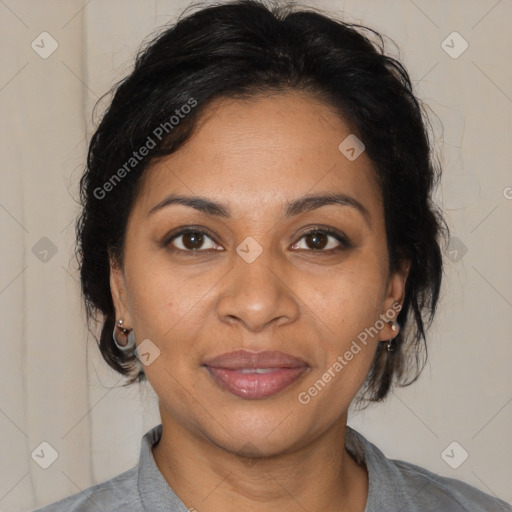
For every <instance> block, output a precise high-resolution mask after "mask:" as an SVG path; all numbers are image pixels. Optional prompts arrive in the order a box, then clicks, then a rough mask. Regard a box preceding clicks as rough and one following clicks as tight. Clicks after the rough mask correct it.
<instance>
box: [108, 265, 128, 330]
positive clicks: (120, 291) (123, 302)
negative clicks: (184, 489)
mask: <svg viewBox="0 0 512 512" xmlns="http://www.w3.org/2000/svg"><path fill="white" fill-rule="evenodd" d="M109 260H110V291H111V293H112V301H113V302H114V308H115V314H116V319H117V320H119V319H120V318H122V319H123V325H126V326H130V325H131V324H132V321H131V316H130V311H129V308H128V301H127V293H126V283H125V278H124V272H123V269H122V268H121V267H120V266H119V263H118V262H117V261H116V260H115V258H113V257H112V256H111V257H110V258H109Z"/></svg>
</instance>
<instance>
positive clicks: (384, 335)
mask: <svg viewBox="0 0 512 512" xmlns="http://www.w3.org/2000/svg"><path fill="white" fill-rule="evenodd" d="M410 268H411V262H410V261H404V262H403V263H402V264H401V265H400V267H399V269H398V270H396V271H395V272H393V273H392V274H391V275H390V277H389V281H388V286H387V291H386V297H385V299H384V304H383V306H384V309H383V311H382V312H381V318H382V319H385V320H386V323H385V325H384V327H383V328H382V329H381V330H380V332H379V340H380V341H387V340H390V339H393V338H395V337H396V336H397V334H398V332H397V331H393V330H392V329H391V325H392V324H389V323H388V322H395V321H396V318H397V316H398V314H399V313H400V310H401V309H402V304H403V302H404V298H405V283H406V282H407V277H408V275H409V270H410Z"/></svg>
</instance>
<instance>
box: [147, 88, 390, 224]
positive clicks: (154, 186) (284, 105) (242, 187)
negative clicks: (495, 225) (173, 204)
mask: <svg viewBox="0 0 512 512" xmlns="http://www.w3.org/2000/svg"><path fill="white" fill-rule="evenodd" d="M350 135H352V132H351V130H350V128H349V126H348V125H347V124H346V123H345V122H344V121H343V120H342V118H341V117H340V116H339V115H337V114H335V113H334V111H333V109H332V108H330V107H329V106H328V105H326V104H325V103H323V102H321V101H319V100H317V99H315V98H313V97H310V96H308V95H306V94H305V93H300V92H286V93H276V94H273V95H269V96H258V97H252V98H250V99H247V100H239V99H237V100H235V99H225V98H222V99H218V100H215V101H213V102H212V103H211V104H210V105H208V107H207V108H206V109H205V111H204V112H203V114H202V116H201V118H200V119H199V120H198V123H197V125H196V126H195V128H194V131H193V133H192V135H191V136H190V138H189V139H188V140H187V142H186V143H185V144H184V145H183V146H182V147H181V148H180V149H179V150H178V151H176V152H175V153H173V154H171V155H169V156H168V157H166V158H164V159H161V160H158V161H156V162H155V163H154V164H153V165H151V166H150V167H149V168H148V169H147V170H146V175H145V178H144V182H143V186H142V193H141V195H140V196H139V197H140V201H139V205H138V206H139V208H141V209H142V210H146V211H149V210H150V209H151V208H152V207H153V206H154V205H155V204H156V203H158V202H159V201H160V200H162V199H163V198H164V197H165V196H166V195H167V194H169V193H171V192H174V193H183V194H190V195H201V196H210V197H214V198H215V199H216V200H218V201H220V202H224V203H229V204H231V205H232V208H231V209H232V210H233V212H234V213H235V214H237V213H239V214H243V213H245V211H250V210H253V209H254V208H256V207H260V206H261V205H262V204H265V203H266V204H268V206H269V207H271V206H272V204H276V205H277V204H281V203H283V202H284V201H286V200H292V199H293V198H295V197H299V196H302V195H305V194H307V193H317V192H326V191H329V192H332V191H339V192H342V193H345V194H349V195H352V196H354V197H355V198H356V199H359V200H361V201H364V200H365V198H367V199H366V202H370V203H379V202H380V194H379V192H378V189H377V187H376V183H375V180H374V171H373V167H372V165H371V161H370V160H369V158H368V157H367V156H366V154H365V153H364V152H363V153H362V154H361V155H360V156H359V157H358V158H357V159H356V160H353V161H350V160H349V159H348V158H347V157H346V156H345V155H344V154H343V153H342V152H341V151H340V149H339V145H340V143H341V142H342V141H344V140H345V139H346V138H347V137H349V136H350ZM368 209H370V207H369V206H368ZM237 210H238V211H237Z"/></svg>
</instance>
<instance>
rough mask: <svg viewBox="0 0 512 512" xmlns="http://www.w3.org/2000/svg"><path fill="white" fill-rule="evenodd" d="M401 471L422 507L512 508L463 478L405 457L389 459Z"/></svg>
mask: <svg viewBox="0 0 512 512" xmlns="http://www.w3.org/2000/svg"><path fill="white" fill-rule="evenodd" d="M388 461H389V463H390V464H393V465H394V466H395V468H396V469H397V471H398V472H399V474H400V476H401V480H402V485H401V488H402V489H403V492H404V494H405V495H406V496H407V499H408V500H410V501H412V502H416V503H417V504H418V506H419V507H420V510H443V511H446V512H459V511H460V512H462V511H471V512H512V507H511V506H510V505H508V504H507V503H505V502H504V501H502V500H500V499H498V498H496V497H494V496H491V495H490V494H487V493H485V492H483V491H480V490H479V489H477V488H476V487H473V486H471V485H469V484H467V483H465V482H462V481H461V480H457V479H455V478H448V477H442V476H439V475H437V474H435V473H433V472H431V471H429V470H427V469H425V468H422V467H419V466H416V465H415V464H411V463H408V462H404V461H401V460H389V459H388Z"/></svg>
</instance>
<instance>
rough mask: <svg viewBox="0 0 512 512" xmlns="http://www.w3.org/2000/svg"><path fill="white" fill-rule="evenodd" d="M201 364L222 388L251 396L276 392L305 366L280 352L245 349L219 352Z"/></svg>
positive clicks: (259, 397) (242, 396)
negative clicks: (219, 353)
mask: <svg viewBox="0 0 512 512" xmlns="http://www.w3.org/2000/svg"><path fill="white" fill-rule="evenodd" d="M204 366H205V367H206V369H207V370H208V372H209V374H210V375H211V377H212V378H213V380H214V382H215V383H216V384H217V385H218V386H220V387H221V388H222V389H224V390H226V391H228V392H230V393H232V394H233V395H235V396H238V397H240V398H245V399H252V400H255V399H262V398H267V397H270V396H273V395H275V394H277V393H279V392H280V391H282V390H284V389H286V388H287V387H289V386H290V385H292V384H293V383H294V382H295V381H297V380H298V379H299V378H300V377H301V375H302V374H303V373H304V372H305V371H306V370H307V369H308V368H309V367H308V365H307V364H306V363H305V362H304V361H303V360H301V359H298V358H296V357H293V356H291V355H290V354H285V353H284V352H278V351H263V352H251V351H248V350H237V351H235V352H229V353H226V354H221V355H220V356H217V357H214V358H213V359H209V360H207V361H206V362H205V363H204Z"/></svg>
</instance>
